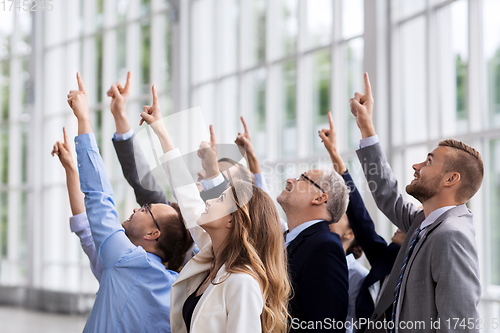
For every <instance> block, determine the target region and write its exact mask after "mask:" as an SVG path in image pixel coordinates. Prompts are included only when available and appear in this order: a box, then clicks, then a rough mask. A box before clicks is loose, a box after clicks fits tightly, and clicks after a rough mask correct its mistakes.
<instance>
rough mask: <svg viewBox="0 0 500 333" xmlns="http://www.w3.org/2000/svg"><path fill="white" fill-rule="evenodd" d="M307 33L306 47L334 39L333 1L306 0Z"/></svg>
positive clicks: (323, 43) (326, 42)
mask: <svg viewBox="0 0 500 333" xmlns="http://www.w3.org/2000/svg"><path fill="white" fill-rule="evenodd" d="M306 6H307V7H306V10H307V33H308V38H307V40H306V43H307V45H306V47H307V48H313V47H316V46H320V45H326V44H328V43H330V42H331V39H332V21H333V1H332V0H314V1H307V2H306Z"/></svg>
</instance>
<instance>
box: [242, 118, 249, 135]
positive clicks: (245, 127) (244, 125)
mask: <svg viewBox="0 0 500 333" xmlns="http://www.w3.org/2000/svg"><path fill="white" fill-rule="evenodd" d="M240 119H241V123H242V124H243V129H245V133H248V127H247V123H246V121H245V118H243V116H241V117H240Z"/></svg>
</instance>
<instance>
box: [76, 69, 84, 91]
mask: <svg viewBox="0 0 500 333" xmlns="http://www.w3.org/2000/svg"><path fill="white" fill-rule="evenodd" d="M76 80H77V81H78V90H80V91H81V92H83V93H85V86H84V85H83V81H82V77H81V75H80V72H77V73H76Z"/></svg>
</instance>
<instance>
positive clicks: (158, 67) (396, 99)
mask: <svg viewBox="0 0 500 333" xmlns="http://www.w3.org/2000/svg"><path fill="white" fill-rule="evenodd" d="M39 2H40V1H39ZM33 4H34V3H32V5H31V7H32V6H33ZM49 4H50V5H51V6H52V7H49ZM10 5H11V2H9V1H6V2H5V6H6V7H4V8H0V304H8V305H15V306H24V307H27V308H33V309H39V310H43V311H49V312H63V313H81V312H86V311H89V309H90V308H91V307H92V304H93V299H94V295H95V292H96V291H97V288H98V283H97V281H96V280H95V278H94V277H93V275H92V273H91V271H90V268H89V263H88V259H87V257H86V256H85V255H84V253H83V251H82V250H81V248H80V245H79V242H78V238H77V237H76V236H75V235H73V234H71V232H70V230H69V223H68V220H69V217H70V216H71V212H70V209H69V201H68V198H67V192H66V185H65V177H64V171H63V168H62V167H61V166H60V164H59V161H58V160H57V158H56V157H52V156H50V151H51V149H52V145H53V144H54V143H55V141H57V140H61V139H62V127H63V126H66V127H67V129H68V133H69V134H70V136H71V138H72V137H73V136H74V135H76V134H77V131H76V120H75V119H74V116H73V114H72V111H71V110H70V108H69V107H68V105H67V104H66V94H67V93H68V91H69V90H70V89H75V88H76V87H77V85H76V79H75V74H76V72H77V71H80V72H81V73H82V77H83V80H84V82H85V84H86V88H87V92H88V94H89V104H90V108H91V113H92V117H93V124H94V130H95V132H96V135H97V139H98V143H99V146H100V149H101V153H102V155H103V158H104V161H105V164H106V167H107V169H108V174H109V175H110V178H111V182H112V184H113V189H114V193H115V200H116V204H117V209H118V213H119V216H120V218H121V219H122V220H125V219H126V218H127V217H128V215H130V213H131V210H132V208H134V207H136V206H137V204H136V203H135V198H134V194H133V191H132V189H131V188H130V187H129V186H128V184H127V183H126V181H125V179H124V177H123V175H122V173H121V169H120V165H119V163H118V159H117V157H116V154H115V152H114V149H113V146H112V142H111V138H112V135H113V133H114V131H115V127H114V122H113V118H112V115H111V113H110V111H109V102H110V99H109V98H108V97H107V96H106V91H107V89H108V88H109V86H110V85H111V84H112V83H114V82H115V81H117V80H121V82H122V84H123V83H124V78H125V76H126V73H127V71H129V70H130V71H131V72H132V92H131V98H130V100H129V105H128V115H129V117H130V119H131V123H132V124H133V127H134V129H135V130H136V131H138V130H139V126H138V123H139V113H140V112H141V111H142V106H143V105H144V104H150V103H151V94H150V87H151V84H153V83H154V84H155V85H156V87H157V90H158V91H159V95H160V103H161V107H162V110H163V112H164V114H172V113H175V112H178V111H181V110H185V109H189V108H191V107H194V106H201V108H202V111H203V114H204V118H205V122H206V123H207V124H213V125H214V127H215V130H216V134H217V136H218V140H219V142H223V143H230V142H233V141H234V139H235V137H236V134H237V132H238V131H242V126H241V124H240V122H239V116H241V115H242V116H244V117H245V118H246V119H247V122H248V123H249V127H250V130H251V134H252V136H253V140H254V144H255V146H256V150H257V153H258V156H259V158H260V161H261V164H262V169H263V171H264V174H265V177H266V179H267V180H268V183H269V185H270V188H271V191H272V193H273V195H275V196H276V195H277V194H279V193H280V192H281V190H282V189H283V188H284V185H285V179H286V178H289V177H295V176H297V175H298V173H299V171H301V170H303V169H304V168H308V167H313V166H316V165H321V164H325V165H328V164H329V159H328V155H327V153H326V151H325V150H324V148H323V146H322V143H321V142H320V139H319V137H318V135H317V132H318V130H319V129H321V128H324V127H326V126H327V125H328V120H327V112H328V111H329V110H332V113H333V118H334V121H335V126H336V130H337V135H338V139H339V144H340V147H341V151H342V153H343V157H344V159H345V160H346V161H348V165H349V169H350V170H351V172H352V174H353V175H354V178H355V181H356V182H357V183H358V184H359V185H360V188H361V189H362V192H363V197H364V198H365V199H366V202H367V205H368V208H369V210H370V212H371V214H372V217H373V218H374V219H375V220H376V223H377V230H378V232H379V233H380V234H382V235H383V236H384V237H385V238H386V239H387V240H390V237H391V235H392V233H393V231H394V230H395V229H394V227H393V226H392V225H391V224H390V223H389V222H388V220H387V219H386V218H385V217H384V216H383V215H382V214H380V213H379V212H378V211H377V208H376V206H375V204H374V202H373V200H372V199H371V195H370V193H369V192H368V191H367V190H366V189H367V187H366V184H365V182H364V176H363V174H362V171H361V170H360V165H359V162H358V161H357V157H356V155H355V150H356V148H357V147H358V144H359V139H360V134H359V131H358V129H357V126H356V123H355V119H354V117H353V116H352V115H351V114H350V110H349V98H350V97H352V96H353V94H354V92H356V91H360V92H363V91H364V85H363V72H365V71H367V72H369V74H370V78H371V82H372V86H373V90H374V97H375V111H374V118H375V125H376V130H377V133H378V135H379V137H380V140H381V143H382V145H383V146H384V148H385V149H386V152H387V154H388V157H389V160H390V163H391V165H392V167H393V170H394V172H395V173H396V175H397V177H398V179H399V180H400V189H401V191H404V185H405V184H408V183H409V181H410V180H411V179H412V178H413V176H412V175H413V170H412V168H411V165H412V164H414V163H416V162H420V161H423V160H424V159H425V156H426V154H427V152H429V151H431V150H432V149H433V148H434V147H435V146H436V143H437V142H438V141H439V140H441V139H444V138H449V137H454V138H457V139H460V140H463V141H465V142H467V143H468V144H471V145H472V146H474V147H476V148H477V149H478V150H479V151H480V152H481V154H482V156H483V159H484V166H485V179H484V183H483V185H482V188H481V190H480V192H479V193H478V194H476V196H475V197H474V198H473V199H472V200H471V201H470V202H469V204H468V206H469V207H470V208H471V209H472V210H473V212H474V216H475V219H474V222H475V228H476V242H477V246H478V251H479V255H480V268H481V280H482V288H483V294H482V299H481V303H480V313H481V318H482V319H483V321H484V322H488V321H489V322H491V320H492V318H498V317H499V316H500V255H499V254H500V224H499V221H500V205H499V203H500V20H498V17H497V16H498V15H497V13H498V12H500V1H498V0H447V1H445V0H364V1H363V0H170V1H167V0H67V1H62V0H53V1H47V0H45V8H44V10H42V8H41V6H40V4H39V6H38V7H36V8H35V10H34V11H29V10H26V11H25V10H24V8H22V6H21V8H16V7H17V6H16V4H15V3H14V6H13V7H12V8H11V9H9V6H10ZM2 6H4V4H3V2H2V3H0V7H2ZM49 8H51V10H49ZM144 126H145V125H143V127H144ZM409 200H412V198H409ZM489 330H491V331H493V330H492V328H490V329H489ZM485 332H488V329H485Z"/></svg>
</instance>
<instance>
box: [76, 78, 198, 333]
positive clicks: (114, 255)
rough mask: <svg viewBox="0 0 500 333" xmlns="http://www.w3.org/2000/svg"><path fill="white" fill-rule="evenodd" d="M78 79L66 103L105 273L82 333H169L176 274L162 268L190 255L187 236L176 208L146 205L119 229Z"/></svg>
mask: <svg viewBox="0 0 500 333" xmlns="http://www.w3.org/2000/svg"><path fill="white" fill-rule="evenodd" d="M77 79H78V86H79V89H78V90H72V91H71V92H70V93H69V94H68V104H69V105H70V107H71V108H72V109H73V112H74V114H75V116H76V117H77V118H78V134H79V135H78V136H77V137H76V138H75V145H76V151H77V157H78V169H79V173H80V185H81V190H82V192H83V193H84V194H85V209H86V212H87V216H88V220H89V223H90V227H91V230H92V236H93V240H94V243H95V248H96V249H97V254H98V257H99V261H100V264H101V266H102V270H103V271H102V276H101V280H100V288H99V291H98V293H97V297H96V301H95V303H94V307H93V308H92V312H91V313H90V316H89V318H88V320H87V324H86V325H85V329H84V332H170V320H169V313H170V287H171V286H172V284H173V282H174V281H175V279H176V277H177V273H175V272H172V271H169V270H166V269H165V266H164V265H163V263H164V262H168V261H169V260H170V259H172V258H175V257H178V256H179V255H181V254H182V253H185V252H186V251H187V249H188V248H189V246H188V245H190V243H189V242H188V239H187V237H189V234H188V233H187V232H186V229H185V227H184V223H183V221H182V216H181V213H180V210H179V209H178V206H176V205H175V204H171V205H170V206H169V205H166V204H151V205H144V206H143V207H142V208H140V209H135V210H134V212H133V214H132V215H131V216H130V217H129V218H128V219H127V220H126V221H125V222H123V223H121V224H120V222H119V220H118V214H117V212H116V208H115V203H114V197H113V191H112V188H111V184H110V182H109V180H108V177H107V174H106V170H105V168H104V164H103V161H102V158H101V156H100V155H99V150H98V148H97V144H96V141H95V136H94V134H93V131H92V125H91V123H90V116H89V110H88V104H87V94H86V92H85V88H84V86H83V82H82V81H81V78H80V75H79V74H78V75H77ZM191 243H192V241H191Z"/></svg>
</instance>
